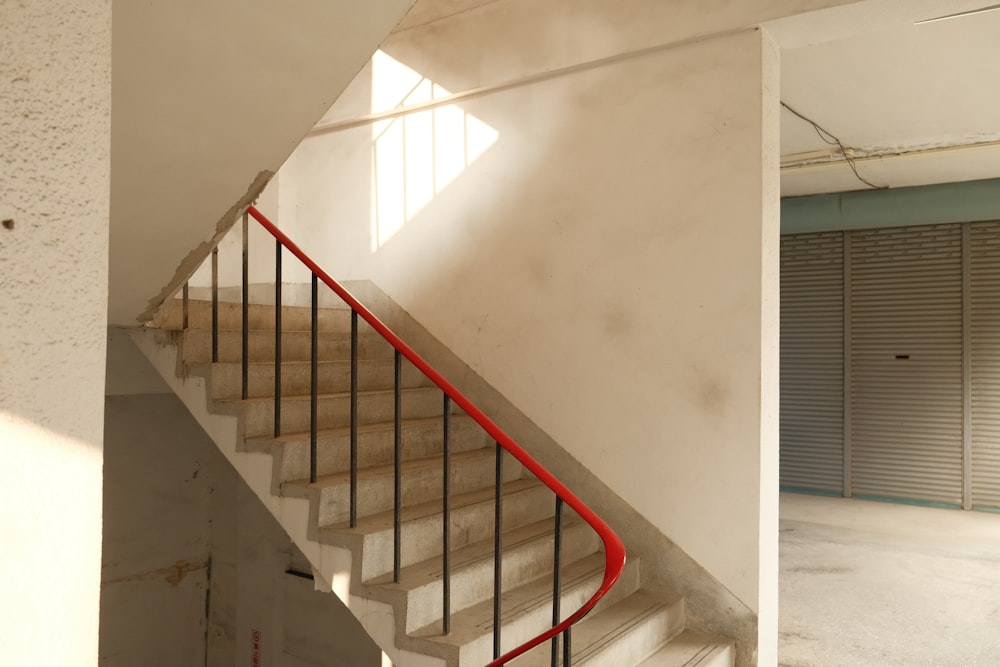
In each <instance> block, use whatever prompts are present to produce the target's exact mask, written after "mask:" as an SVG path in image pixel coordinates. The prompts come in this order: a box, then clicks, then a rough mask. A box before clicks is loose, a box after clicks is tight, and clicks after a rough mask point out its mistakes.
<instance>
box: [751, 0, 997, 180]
mask: <svg viewBox="0 0 1000 667" xmlns="http://www.w3.org/2000/svg"><path fill="white" fill-rule="evenodd" d="M994 4H996V0H994V2H993V3H990V2H988V1H987V0H972V1H965V2H942V1H940V0H938V1H922V0H907V1H905V2H867V3H859V4H858V5H852V6H847V7H840V8H836V9H832V10H826V11H823V12H816V13H814V14H812V15H804V16H800V17H792V18H788V19H782V20H779V21H776V22H774V23H771V24H768V25H767V26H766V27H767V29H768V32H769V33H771V34H772V35H773V36H774V37H775V39H776V40H777V41H778V43H779V44H780V45H781V46H782V65H781V98H782V101H783V102H784V103H786V104H787V105H789V106H791V107H792V108H794V109H795V110H796V111H798V112H799V113H800V114H802V115H803V116H806V117H807V118H809V119H811V120H812V121H814V122H816V123H818V124H819V125H820V126H822V128H824V129H825V130H826V131H828V132H829V133H831V134H832V135H834V136H835V137H836V138H838V139H839V140H840V142H841V143H842V144H843V146H844V147H845V148H846V149H847V152H848V153H849V154H853V155H854V156H855V167H856V169H857V171H858V173H859V174H860V176H861V177H863V178H864V179H865V180H867V181H870V182H871V183H872V184H874V185H876V186H879V187H902V186H909V185H924V184H929V183H943V182H952V181H965V180H974V179H981V178H995V177H998V176H1000V113H998V112H1000V88H998V86H997V82H1000V8H998V9H994V10H991V11H986V12H981V13H977V14H968V15H965V16H957V17H954V18H950V19H946V20H938V21H933V22H928V23H922V24H917V23H916V22H917V21H921V20H926V19H929V18H934V17H939V16H943V15H947V14H952V13H960V12H965V11H969V10H976V9H981V8H983V7H985V6H988V5H994ZM827 140H830V137H827ZM781 154H782V194H783V195H784V196H794V195H804V194H814V193H820V192H837V191H845V190H859V189H865V188H869V187H871V186H869V185H867V184H865V183H863V182H862V181H861V180H859V178H858V177H856V176H855V175H854V174H853V173H852V171H851V168H850V165H849V164H847V161H846V160H844V158H843V156H842V153H841V151H840V149H839V147H838V146H836V145H835V144H834V145H831V144H830V143H828V141H825V140H824V139H822V138H821V137H820V136H819V134H818V133H817V131H816V130H815V128H814V127H813V126H812V125H811V124H810V123H809V122H807V121H805V120H803V119H802V118H799V117H797V116H795V115H794V114H793V113H792V112H791V111H789V110H788V109H782V118H781Z"/></svg>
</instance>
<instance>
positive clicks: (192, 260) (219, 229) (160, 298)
mask: <svg viewBox="0 0 1000 667" xmlns="http://www.w3.org/2000/svg"><path fill="white" fill-rule="evenodd" d="M273 176H274V172H273V171H268V170H264V171H261V172H259V173H258V174H257V177H256V178H254V179H253V182H252V183H250V187H249V188H247V191H246V194H244V195H243V196H242V197H240V198H239V199H238V200H237V201H236V203H235V204H233V205H232V206H231V207H230V208H229V210H228V211H226V212H225V213H224V214H223V215H222V217H221V218H219V221H218V222H216V223H215V234H213V235H212V238H210V239H209V240H208V241H204V242H202V243H200V244H199V245H198V247H196V248H195V249H194V250H192V251H191V252H189V253H188V254H187V256H186V257H185V258H184V259H182V260H181V262H180V264H178V265H177V269H176V270H175V271H174V277H173V278H171V279H170V282H168V283H167V284H166V286H164V288H163V289H162V290H160V292H159V293H158V294H157V295H156V296H154V297H153V298H152V299H150V300H149V303H148V304H147V305H146V310H144V311H142V313H140V314H139V315H138V316H137V317H136V318H135V319H136V322H138V323H139V324H145V323H146V322H149V321H150V320H152V319H153V317H155V316H156V313H157V311H158V310H159V309H160V306H161V305H162V304H163V302H164V301H166V300H167V299H168V298H170V296H171V295H173V294H174V293H175V292H176V291H177V290H178V289H180V287H181V285H183V284H184V282H185V281H186V280H187V279H188V278H190V277H191V276H192V275H193V274H194V272H195V271H197V270H198V267H199V266H201V263H202V262H204V261H205V258H206V257H208V255H209V253H211V252H212V248H214V247H215V246H217V245H219V242H220V241H221V240H222V237H223V236H225V235H226V232H228V231H229V230H230V228H232V226H233V225H234V224H235V223H236V218H237V217H238V216H239V214H240V213H241V212H242V211H243V209H244V208H246V207H247V206H249V205H250V204H252V203H253V202H254V201H255V200H256V199H257V197H259V196H260V193H261V191H262V190H263V189H264V186H266V185H267V184H268V182H269V181H270V180H271V178H272V177H273Z"/></svg>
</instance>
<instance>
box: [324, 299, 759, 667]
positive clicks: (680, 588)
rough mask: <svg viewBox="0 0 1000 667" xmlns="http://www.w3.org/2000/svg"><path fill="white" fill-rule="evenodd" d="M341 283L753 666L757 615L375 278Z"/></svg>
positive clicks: (650, 577) (651, 582) (650, 584)
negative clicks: (577, 498) (581, 502)
mask: <svg viewBox="0 0 1000 667" xmlns="http://www.w3.org/2000/svg"><path fill="white" fill-rule="evenodd" d="M343 285H344V287H346V288H347V289H348V291H350V292H351V293H352V294H353V295H354V296H355V297H357V298H358V300H359V301H361V302H362V303H363V304H365V306H367V307H368V308H369V309H370V310H371V311H372V312H373V313H374V314H375V315H376V316H377V317H378V318H379V319H381V320H382V321H383V322H385V323H386V324H387V325H388V326H389V327H390V328H391V329H393V330H394V331H395V332H396V333H397V334H399V335H400V336H401V337H402V338H403V339H404V340H405V341H406V342H407V344H409V345H410V346H411V347H413V349H414V350H416V351H417V352H418V353H419V354H420V355H421V356H423V357H424V358H426V359H427V360H428V361H429V362H430V363H431V364H432V365H433V366H434V367H435V368H437V369H438V370H439V371H440V372H441V373H442V374H443V375H444V376H445V377H446V378H448V380H449V381H451V382H452V383H453V384H455V385H456V386H457V387H459V388H461V390H462V391H463V392H464V393H465V394H466V395H467V396H468V397H469V398H470V399H471V400H472V401H473V402H474V403H476V405H477V406H479V408H480V409H482V410H483V411H484V412H486V413H487V414H489V415H490V417H491V418H492V419H494V421H496V422H497V423H498V424H499V425H500V426H501V427H502V428H503V429H504V430H506V431H507V432H508V433H509V434H510V435H511V436H512V437H513V438H514V439H515V440H517V441H518V442H519V443H521V444H522V445H523V446H525V448H526V449H527V450H528V451H529V452H530V453H531V455H532V456H534V457H535V458H536V459H538V461H539V462H540V463H541V464H542V465H544V466H545V467H546V468H547V469H548V470H550V471H551V472H552V473H553V474H555V475H556V476H557V477H558V478H559V479H560V480H561V481H562V482H563V483H565V484H566V485H567V486H568V487H569V488H571V489H573V490H574V492H575V493H577V494H578V495H579V496H580V497H581V498H582V499H583V500H584V502H586V503H587V504H588V505H589V506H590V507H591V508H593V509H594V510H595V511H596V512H597V513H598V514H599V515H600V516H601V517H602V518H603V519H605V520H606V521H607V522H608V524H609V525H610V526H611V527H612V528H613V529H614V530H615V531H616V532H617V533H618V535H619V536H620V537H621V538H622V540H623V541H624V543H625V545H626V547H627V549H628V551H629V552H630V553H632V554H635V555H637V556H638V557H639V558H640V559H641V561H642V562H641V565H642V567H641V571H642V575H641V584H642V586H643V587H644V588H646V589H648V590H650V591H654V592H664V593H678V594H680V595H683V596H684V597H685V598H686V601H687V609H688V618H689V622H690V625H691V626H692V627H693V628H694V629H696V630H699V631H702V632H706V633H710V634H715V635H722V636H725V637H729V638H731V639H735V640H736V665H737V667H749V666H750V665H754V664H756V646H757V615H756V613H754V612H753V611H752V610H751V609H750V608H749V607H747V606H746V605H745V604H744V603H743V602H742V601H740V600H739V598H737V597H736V596H735V595H733V593H732V592H731V591H729V590H728V589H727V588H726V587H725V586H724V585H723V584H721V583H720V582H719V581H718V580H717V579H716V578H715V577H713V576H712V575H711V574H710V573H709V572H708V571H707V570H705V568H703V567H702V566H701V565H699V564H698V563H697V562H696V561H695V560H694V559H693V558H691V557H690V556H689V555H688V554H687V553H685V552H684V551H683V550H682V549H681V548H680V547H678V546H677V545H676V544H674V543H673V542H672V541H670V539H668V538H667V537H666V536H665V535H663V533H662V532H660V530H659V529H658V528H656V527H655V526H654V525H653V524H651V523H650V522H649V521H648V520H647V519H646V518H645V517H643V516H642V515H641V514H640V513H639V512H637V511H636V510H635V509H634V508H633V507H632V506H631V505H629V504H628V503H627V502H625V501H624V500H623V499H622V498H621V497H620V496H619V495H618V494H616V493H615V492H614V491H612V490H611V489H609V488H608V487H607V486H606V485H605V484H604V483H603V482H602V481H601V480H600V479H598V478H597V477H596V476H595V475H594V474H593V473H592V472H591V471H590V470H588V469H587V468H586V467H584V466H583V465H582V464H581V463H580V462H579V461H578V460H577V459H576V458H574V457H573V456H572V455H571V454H570V453H569V452H567V451H566V450H565V449H563V448H562V447H561V446H560V445H559V444H558V443H556V442H555V440H553V439H552V438H551V437H550V436H549V435H548V434H547V433H545V431H543V430H542V429H541V428H540V427H539V426H538V425H536V424H535V423H534V422H532V421H531V420H530V419H529V418H528V417H526V416H525V415H524V414H523V413H522V412H521V411H520V410H518V409H517V408H516V407H515V406H514V405H513V404H512V403H511V402H510V401H509V400H507V399H506V398H505V397H504V396H503V395H501V394H500V393H499V392H498V391H497V390H496V389H494V388H493V387H492V386H491V385H490V384H489V383H488V382H487V381H486V380H484V379H483V378H482V377H480V376H479V375H478V374H477V373H476V372H475V371H473V370H472V369H471V368H470V367H469V366H468V365H467V364H466V363H465V362H464V361H462V360H461V359H460V358H459V357H458V356H456V355H455V353H454V352H452V351H451V350H450V349H449V348H448V347H446V346H445V345H444V344H443V343H441V341H439V340H438V339H437V338H435V337H434V336H433V335H431V334H430V333H429V332H428V331H427V329H425V328H424V327H423V325H421V324H420V323H419V322H418V321H417V320H415V319H414V318H413V317H412V316H411V315H410V314H409V313H408V312H406V311H405V310H404V309H403V308H402V307H400V306H399V304H397V303H396V302H395V301H393V300H392V299H391V298H390V297H389V296H388V295H387V294H386V293H385V292H383V291H382V290H381V289H379V288H378V287H377V286H376V285H375V284H374V283H372V282H371V281H368V280H359V281H348V282H344V283H343Z"/></svg>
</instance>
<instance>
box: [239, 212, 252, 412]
mask: <svg viewBox="0 0 1000 667" xmlns="http://www.w3.org/2000/svg"><path fill="white" fill-rule="evenodd" d="M249 218H250V215H249V214H248V213H247V212H246V211H243V276H242V277H243V313H242V316H243V326H242V341H241V343H242V352H241V364H242V365H241V368H240V373H241V382H242V387H241V390H240V395H241V397H242V398H243V400H246V398H247V393H248V392H247V389H248V385H249V378H250V359H249V357H250V280H249V278H250V269H249V267H250V252H249V248H250V245H249V244H250V239H249V229H248V228H247V221H248V220H249Z"/></svg>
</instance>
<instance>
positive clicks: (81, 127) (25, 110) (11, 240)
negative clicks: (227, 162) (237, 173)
mask: <svg viewBox="0 0 1000 667" xmlns="http://www.w3.org/2000/svg"><path fill="white" fill-rule="evenodd" d="M0 91H2V92H0V184H2V185H0V219H2V221H3V222H2V227H0V460H2V461H3V464H2V465H0V526H2V530H3V537H2V544H3V546H2V547H0V572H2V573H3V577H2V580H0V600H2V603H0V628H3V630H2V631H0V656H3V657H2V659H0V661H2V662H3V663H4V664H11V665H39V666H52V667H60V666H63V665H96V664H97V646H98V608H99V602H100V574H101V481H102V469H101V468H102V438H103V414H104V411H103V407H102V406H103V394H104V392H103V389H104V364H105V337H106V322H107V292H108V282H107V261H108V259H107V258H108V207H109V175H110V170H109V168H110V157H109V155H110V129H111V127H110V108H111V2H110V0H94V1H91V2H78V1H74V0H32V1H31V2H3V3H0Z"/></svg>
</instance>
